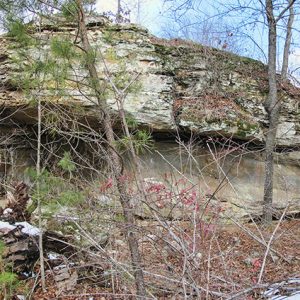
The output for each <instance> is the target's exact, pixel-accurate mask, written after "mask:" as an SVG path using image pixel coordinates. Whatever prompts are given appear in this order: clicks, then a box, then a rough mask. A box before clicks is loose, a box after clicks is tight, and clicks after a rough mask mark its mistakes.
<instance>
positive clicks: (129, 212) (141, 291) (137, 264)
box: [76, 0, 146, 297]
mask: <svg viewBox="0 0 300 300" xmlns="http://www.w3.org/2000/svg"><path fill="white" fill-rule="evenodd" d="M76 3H77V6H78V16H79V18H78V26H79V34H80V37H81V41H82V46H83V49H84V51H85V52H86V53H91V52H92V47H91V45H90V43H89V40H88V35H87V29H86V25H85V14H84V10H83V7H82V2H81V0H76ZM87 69H88V72H89V75H90V78H91V81H92V84H93V89H94V92H95V94H96V98H97V101H98V104H99V108H100V110H101V113H102V116H103V124H104V130H105V134H106V139H107V141H108V144H109V158H110V159H111V163H112V167H113V172H114V177H115V179H116V182H117V188H118V192H119V196H120V202H121V205H122V208H123V214H124V219H125V222H126V226H125V229H124V230H125V233H126V237H127V240H128V245H129V249H130V253H131V260H132V266H133V271H134V277H135V283H136V288H137V294H138V296H140V297H145V296H146V289H145V283H144V274H143V270H142V259H141V255H140V251H139V248H138V237H137V233H136V229H135V224H134V223H135V219H134V214H133V209H132V207H131V204H130V197H129V195H128V193H127V191H126V187H125V185H124V183H123V182H122V181H121V180H120V178H121V175H122V169H123V167H122V161H121V158H120V157H119V155H118V153H117V151H116V149H115V146H114V145H115V138H114V132H113V127H112V122H111V118H110V114H109V109H108V107H107V105H106V102H105V100H103V99H102V97H101V86H100V80H99V77H98V74H97V70H96V67H95V63H94V62H92V61H90V60H88V61H87Z"/></svg>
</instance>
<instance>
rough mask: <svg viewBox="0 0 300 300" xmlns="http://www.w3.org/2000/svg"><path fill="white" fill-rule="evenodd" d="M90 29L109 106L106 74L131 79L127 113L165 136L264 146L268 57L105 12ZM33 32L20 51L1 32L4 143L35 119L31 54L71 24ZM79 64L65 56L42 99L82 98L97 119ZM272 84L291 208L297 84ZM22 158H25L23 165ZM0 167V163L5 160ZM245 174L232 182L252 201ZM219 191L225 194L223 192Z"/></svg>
mask: <svg viewBox="0 0 300 300" xmlns="http://www.w3.org/2000/svg"><path fill="white" fill-rule="evenodd" d="M88 28H89V30H88V33H89V37H90V41H91V43H92V46H93V47H94V49H95V53H96V55H95V57H94V58H93V59H96V64H97V69H98V73H99V76H100V78H101V80H102V81H103V85H105V86H107V87H108V88H107V89H106V90H105V91H104V92H103V97H105V99H106V100H107V102H108V104H110V105H111V107H112V109H115V110H116V109H117V103H116V101H115V95H114V92H113V89H112V87H111V82H110V81H112V82H113V83H114V84H115V85H116V87H117V88H119V90H122V89H126V87H128V86H129V89H128V90H126V91H128V94H127V96H126V99H125V102H124V109H125V111H126V113H127V115H128V116H132V117H134V119H135V121H136V122H137V123H138V124H139V126H140V127H144V128H149V129H150V130H151V131H152V132H153V133H159V134H160V135H161V136H164V134H168V135H170V134H171V135H172V134H178V133H179V134H181V133H182V134H186V133H188V134H190V133H191V132H192V133H194V134H196V135H197V136H206V137H211V136H218V137H225V138H232V139H236V140H239V141H249V142H250V143H253V144H256V145H260V146H263V143H264V139H265V133H266V132H267V130H268V121H267V114H266V111H265V109H264V106H263V103H264V101H265V99H266V97H267V93H268V82H267V68H266V66H265V65H264V64H262V63H261V62H258V61H255V60H252V59H250V58H246V57H239V56H236V55H234V54H230V53H228V52H225V51H220V50H217V49H213V48H208V47H204V46H201V45H199V44H195V43H193V42H189V41H183V40H180V39H174V40H163V39H159V38H156V37H154V36H152V35H151V34H149V33H148V31H147V30H145V29H143V28H140V27H137V26H136V25H133V24H122V25H115V24H111V23H109V22H108V21H107V20H105V19H104V18H102V19H93V20H90V21H89V23H88ZM32 32H34V28H33V29H32ZM34 34H35V35H37V34H39V35H40V38H41V39H42V40H44V41H45V44H44V45H43V46H40V47H36V45H35V46H32V45H27V46H24V48H23V49H21V50H22V51H20V49H17V48H16V44H15V41H14V38H12V37H9V36H7V35H2V36H1V37H0V105H1V115H0V126H1V128H0V130H1V133H2V137H1V140H0V143H1V145H2V148H4V147H6V148H7V147H11V146H12V145H14V146H17V148H18V147H22V146H24V140H26V128H27V127H28V128H29V127H30V126H33V125H35V124H36V120H37V110H36V107H35V106H34V105H32V101H33V100H34V99H32V93H31V96H30V97H29V96H28V95H29V93H28V90H26V81H27V82H28V80H29V81H30V80H34V79H33V78H32V77H31V76H32V73H31V75H29V72H28V69H29V68H30V67H31V66H32V64H33V63H34V61H36V60H37V59H38V60H41V61H43V60H45V57H46V56H47V53H49V49H50V47H51V46H49V44H48V46H47V43H46V42H47V41H48V40H50V39H51V38H53V37H54V38H56V39H60V40H64V39H66V36H68V37H70V36H73V38H74V41H76V27H75V26H74V25H73V24H69V23H67V22H62V23H59V22H57V23H47V24H45V25H44V26H42V28H41V30H40V32H39V33H34ZM75 56H76V55H75ZM75 56H74V57H75ZM72 59H73V58H72V57H70V60H72ZM76 59H78V57H77V58H76ZM74 60H75V58H74ZM57 61H59V59H58V58H57ZM82 64H83V63H82V61H80V59H78V61H77V62H76V61H73V68H72V70H70V69H68V70H67V71H66V70H64V67H63V65H61V70H60V74H59V76H62V80H63V79H64V78H63V76H64V74H63V72H66V73H67V74H68V75H67V76H68V78H69V79H71V80H67V81H66V82H67V83H64V87H63V91H64V92H61V93H59V92H58V90H59V88H58V89H57V87H55V86H54V84H55V82H54V81H53V79H48V78H46V79H45V82H44V83H43V86H42V90H43V94H42V95H43V97H42V98H43V99H42V100H43V101H44V102H47V101H48V102H49V103H50V104H53V105H54V104H55V105H57V104H58V105H61V106H64V107H74V106H76V107H78V105H79V107H80V110H78V111H79V112H78V113H79V114H81V115H82V118H83V119H86V118H88V119H89V121H90V122H91V123H94V124H97V120H98V112H97V109H96V108H95V107H96V106H95V104H94V97H93V95H92V94H91V92H90V91H89V90H88V89H86V88H84V87H82V86H81V87H82V88H81V90H78V86H77V85H78V81H79V82H81V83H82V82H86V81H85V80H87V79H86V78H85V75H86V71H85V70H84V67H83V65H82ZM74 66H75V67H74ZM59 76H58V77H59ZM76 82H77V83H76ZM56 84H57V82H56ZM58 84H59V80H58ZM278 85H279V99H280V101H281V102H282V109H281V115H280V120H279V127H278V133H277V146H278V148H281V149H288V150H289V153H288V154H282V155H279V158H278V159H279V161H280V165H279V167H278V168H279V169H278V172H281V170H280V169H284V168H288V169H289V170H288V172H289V180H290V179H292V182H291V187H290V191H291V195H290V194H289V195H287V194H286V195H287V197H288V198H289V199H291V198H293V199H294V200H293V201H294V202H293V203H295V206H294V211H298V210H300V203H299V198H300V197H299V193H300V189H299V187H300V183H299V178H300V168H299V161H300V160H299V159H300V155H299V152H293V151H294V150H297V147H299V146H300V112H299V102H300V90H299V89H297V88H296V87H294V86H293V85H292V84H290V83H281V82H279V81H278ZM36 89H37V90H38V89H39V87H36ZM48 121H49V120H48ZM52 121H53V122H54V121H55V120H54V119H52ZM95 126H96V125H95ZM18 132H20V134H18ZM29 148H30V147H29ZM27 149H28V147H27ZM21 152H22V151H21ZM26 160H27V159H25V160H23V162H24V161H25V162H24V164H25V165H26V163H27V161H26ZM256 161H257V164H256V165H253V164H255V159H254V160H252V163H251V170H250V169H249V170H248V173H249V174H248V175H247V176H250V177H251V176H255V173H256V172H257V168H258V169H261V168H262V166H261V164H262V163H261V161H262V159H258V160H256ZM22 164H23V163H22ZM291 165H292V166H293V167H290V166H291ZM1 166H2V169H3V168H4V164H2V165H1ZM217 168H218V167H217ZM291 170H292V171H291ZM2 171H3V170H2ZM245 172H247V170H246V169H245ZM291 172H292V174H291ZM250 173H251V174H250ZM284 173H285V171H283V173H282V174H284ZM237 178H238V177H237ZM260 178H261V177H260ZM255 182H256V181H255ZM289 182H290V181H289ZM248 183H249V185H248V186H247V180H245V178H244V179H243V180H242V182H240V183H239V182H238V183H235V184H237V185H239V184H243V185H244V188H243V189H242V190H243V191H244V192H245V193H246V195H245V197H241V198H245V199H247V201H250V202H251V201H252V202H253V201H254V202H253V203H255V201H257V200H258V199H254V198H255V197H257V196H258V195H257V194H255V195H253V194H251V184H252V183H251V181H249V182H248ZM255 184H256V183H255ZM275 188H276V189H277V190H278V191H281V192H280V193H281V196H280V197H281V199H282V193H283V194H284V189H286V187H284V188H282V187H280V186H279V185H278V186H276V187H275ZM227 194H228V197H227V198H228V199H229V200H230V201H231V200H232V199H234V197H236V195H237V193H236V191H235V192H234V193H233V192H229V193H227ZM223 196H224V197H225V198H226V195H223ZM259 197H260V195H259ZM238 198H239V197H238ZM283 198H284V197H283ZM228 199H227V200H228ZM249 199H250V200H249ZM285 200H286V199H282V201H284V202H285ZM239 201H243V200H242V199H239ZM281 204H282V203H281ZM250 206H251V205H250ZM281 206H282V205H281Z"/></svg>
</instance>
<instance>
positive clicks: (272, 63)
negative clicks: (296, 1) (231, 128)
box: [263, 0, 280, 223]
mask: <svg viewBox="0 0 300 300" xmlns="http://www.w3.org/2000/svg"><path fill="white" fill-rule="evenodd" d="M266 14H267V19H268V27H269V46H268V78H269V95H268V98H267V100H266V102H265V107H266V110H267V112H268V117H269V129H268V132H267V136H266V149H265V155H266V157H265V182H264V199H263V200H264V206H263V221H264V222H265V223H269V222H271V221H272V202H273V173H274V158H273V151H274V148H275V143H276V132H277V125H278V119H279V111H280V103H279V102H278V101H277V83H276V42H277V32H276V20H275V17H274V13H273V1H272V0H266Z"/></svg>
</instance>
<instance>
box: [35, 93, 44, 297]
mask: <svg viewBox="0 0 300 300" xmlns="http://www.w3.org/2000/svg"><path fill="white" fill-rule="evenodd" d="M41 126H42V104H41V99H40V97H38V134H37V135H38V136H37V160H36V175H37V182H36V191H37V206H38V224H39V252H40V271H41V286H42V289H43V291H45V290H46V279H45V262H44V247H43V228H42V204H41V194H40V190H41V134H42V130H41V129H42V127H41Z"/></svg>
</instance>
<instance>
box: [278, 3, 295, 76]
mask: <svg viewBox="0 0 300 300" xmlns="http://www.w3.org/2000/svg"><path fill="white" fill-rule="evenodd" d="M289 5H290V8H289V13H290V14H289V19H288V23H287V28H286V36H285V43H284V50H283V59H282V68H281V79H283V80H286V79H287V75H288V66H289V54H290V48H291V42H292V29H293V23H294V19H295V12H294V0H289Z"/></svg>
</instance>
